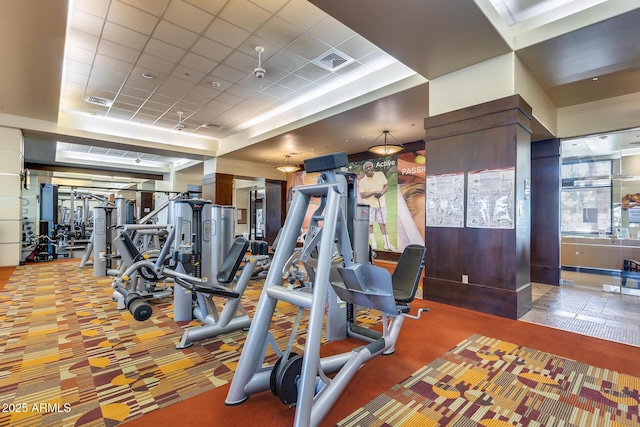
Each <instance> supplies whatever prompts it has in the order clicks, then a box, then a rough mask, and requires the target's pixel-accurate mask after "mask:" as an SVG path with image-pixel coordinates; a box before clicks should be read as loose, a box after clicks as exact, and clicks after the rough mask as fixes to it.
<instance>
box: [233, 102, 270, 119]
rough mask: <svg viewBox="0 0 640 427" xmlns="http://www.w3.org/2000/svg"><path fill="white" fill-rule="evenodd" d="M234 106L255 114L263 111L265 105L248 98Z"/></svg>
mask: <svg viewBox="0 0 640 427" xmlns="http://www.w3.org/2000/svg"><path fill="white" fill-rule="evenodd" d="M234 108H238V109H239V110H240V111H244V112H245V113H246V114H251V115H254V114H257V113H258V112H259V111H261V110H262V109H263V108H264V105H262V104H258V103H257V102H255V101H254V100H253V99H247V100H245V101H242V102H241V103H240V104H238V105H237V106H236V107H234Z"/></svg>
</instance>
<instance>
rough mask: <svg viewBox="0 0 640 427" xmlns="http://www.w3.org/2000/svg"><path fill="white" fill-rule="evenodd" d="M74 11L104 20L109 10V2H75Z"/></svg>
mask: <svg viewBox="0 0 640 427" xmlns="http://www.w3.org/2000/svg"><path fill="white" fill-rule="evenodd" d="M73 7H74V9H78V10H82V11H84V12H87V13H90V14H92V15H95V16H98V17H100V18H104V17H106V16H107V11H108V10H109V0H74V2H73Z"/></svg>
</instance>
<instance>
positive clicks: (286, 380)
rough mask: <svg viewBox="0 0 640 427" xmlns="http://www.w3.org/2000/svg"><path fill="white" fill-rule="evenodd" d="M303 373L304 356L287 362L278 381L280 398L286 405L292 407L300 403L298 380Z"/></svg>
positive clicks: (277, 387) (277, 388)
mask: <svg viewBox="0 0 640 427" xmlns="http://www.w3.org/2000/svg"><path fill="white" fill-rule="evenodd" d="M301 372H302V356H294V357H292V358H290V359H289V360H287V363H285V365H284V366H283V367H282V372H281V373H280V375H278V377H277V379H276V391H277V393H278V397H279V398H280V400H281V401H282V403H284V404H285V405H288V406H291V405H294V404H295V403H296V402H297V401H298V380H299V379H300V373H301Z"/></svg>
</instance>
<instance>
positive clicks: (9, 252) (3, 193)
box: [0, 127, 24, 267]
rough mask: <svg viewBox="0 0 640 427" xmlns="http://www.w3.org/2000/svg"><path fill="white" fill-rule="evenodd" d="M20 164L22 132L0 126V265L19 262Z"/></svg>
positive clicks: (22, 150)
mask: <svg viewBox="0 0 640 427" xmlns="http://www.w3.org/2000/svg"><path fill="white" fill-rule="evenodd" d="M23 165H24V144H23V139H22V133H21V132H20V130H18V129H11V128H5V127H0V267H8V266H17V265H19V264H20V258H21V255H22V208H23V207H22V179H21V174H22V172H23V169H22V168H23Z"/></svg>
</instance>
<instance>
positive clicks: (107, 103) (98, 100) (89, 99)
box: [87, 96, 111, 107]
mask: <svg viewBox="0 0 640 427" xmlns="http://www.w3.org/2000/svg"><path fill="white" fill-rule="evenodd" d="M87 102H89V103H91V104H96V105H102V106H103V107H108V106H110V105H111V101H110V100H108V99H105V98H100V97H98V96H88V97H87Z"/></svg>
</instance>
